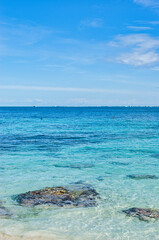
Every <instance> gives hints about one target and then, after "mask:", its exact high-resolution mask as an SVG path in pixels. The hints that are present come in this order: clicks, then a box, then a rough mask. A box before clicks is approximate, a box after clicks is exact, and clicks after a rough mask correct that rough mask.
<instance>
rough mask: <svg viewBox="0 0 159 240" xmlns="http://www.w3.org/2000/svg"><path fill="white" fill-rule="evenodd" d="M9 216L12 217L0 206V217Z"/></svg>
mask: <svg viewBox="0 0 159 240" xmlns="http://www.w3.org/2000/svg"><path fill="white" fill-rule="evenodd" d="M11 216H12V213H11V212H10V211H9V210H8V209H7V208H5V207H3V206H0V217H2V218H8V217H11Z"/></svg>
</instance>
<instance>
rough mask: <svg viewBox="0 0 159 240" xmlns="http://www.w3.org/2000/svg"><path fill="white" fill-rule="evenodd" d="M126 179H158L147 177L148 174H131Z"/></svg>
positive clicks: (152, 176) (153, 176)
mask: <svg viewBox="0 0 159 240" xmlns="http://www.w3.org/2000/svg"><path fill="white" fill-rule="evenodd" d="M127 177H128V178H131V179H136V180H142V179H159V178H158V177H157V176H155V175H148V174H131V175H127Z"/></svg>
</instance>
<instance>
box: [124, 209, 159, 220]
mask: <svg viewBox="0 0 159 240" xmlns="http://www.w3.org/2000/svg"><path fill="white" fill-rule="evenodd" d="M123 212H124V213H126V215H127V216H131V217H137V218H138V219H139V220H142V221H148V220H150V219H159V210H153V209H150V208H136V207H134V208H129V209H127V210H123Z"/></svg>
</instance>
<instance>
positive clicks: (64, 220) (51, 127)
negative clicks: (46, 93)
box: [0, 107, 159, 240]
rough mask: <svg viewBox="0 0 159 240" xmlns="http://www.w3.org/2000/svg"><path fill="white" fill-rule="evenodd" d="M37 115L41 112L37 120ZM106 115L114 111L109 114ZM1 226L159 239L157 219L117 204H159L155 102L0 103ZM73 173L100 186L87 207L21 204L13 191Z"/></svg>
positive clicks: (67, 235)
mask: <svg viewBox="0 0 159 240" xmlns="http://www.w3.org/2000/svg"><path fill="white" fill-rule="evenodd" d="M41 117H43V119H42V120H41ZM113 117H115V118H114V119H113ZM0 156H1V157H0V182H1V184H0V201H2V204H3V206H5V207H6V208H8V209H9V210H10V211H11V212H12V214H13V215H12V217H10V218H8V219H4V218H2V217H0V229H1V230H0V231H1V232H4V233H6V234H10V235H17V236H18V235H27V236H29V235H30V236H33V235H34V233H35V232H36V233H37V232H38V231H40V234H41V233H43V234H46V235H49V236H53V237H55V238H57V239H60V240H62V239H64V240H85V239H87V240H107V239H108V240H127V239H129V240H139V239H140V240H143V239H144V240H149V239H153V240H156V239H159V221H155V220H151V221H149V222H144V221H140V220H139V219H138V218H133V217H127V216H126V215H125V214H124V213H123V212H122V210H124V209H128V208H131V207H143V208H146V207H148V208H149V207H151V208H154V209H159V201H158V199H159V179H143V180H135V179H130V178H128V177H127V175H131V174H139V175H141V174H146V175H156V176H157V177H158V176H159V157H158V156H159V108H142V107H140V108H137V107H135V108H133V107H131V108H125V107H123V108H120V107H117V108H115V107H113V108H108V107H97V108H93V107H92V108H69V107H67V108H63V107H56V108H55V107H50V108H22V107H21V108H13V107H11V108H0ZM77 181H83V182H85V183H87V184H91V185H92V186H93V187H94V188H95V189H96V191H97V192H98V193H99V195H100V198H99V199H97V206H96V207H90V208H68V207H67V208H58V207H53V206H43V207H42V206H36V207H30V208H28V207H24V206H19V205H18V204H17V203H16V202H15V201H14V196H15V195H16V194H20V193H24V192H27V191H31V190H38V189H42V188H45V187H52V186H68V185H70V184H72V183H75V182H77Z"/></svg>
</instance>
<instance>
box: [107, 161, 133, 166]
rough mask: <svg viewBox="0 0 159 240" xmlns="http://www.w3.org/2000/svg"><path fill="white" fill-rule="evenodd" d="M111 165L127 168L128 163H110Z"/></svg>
mask: <svg viewBox="0 0 159 240" xmlns="http://www.w3.org/2000/svg"><path fill="white" fill-rule="evenodd" d="M110 163H111V164H113V165H118V166H127V165H129V163H124V162H110Z"/></svg>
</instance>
